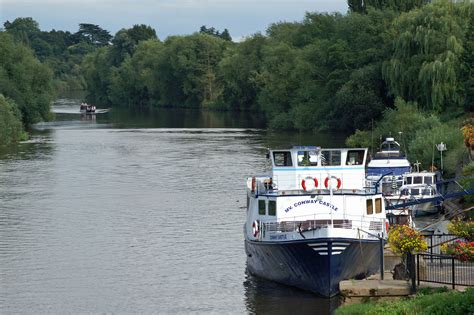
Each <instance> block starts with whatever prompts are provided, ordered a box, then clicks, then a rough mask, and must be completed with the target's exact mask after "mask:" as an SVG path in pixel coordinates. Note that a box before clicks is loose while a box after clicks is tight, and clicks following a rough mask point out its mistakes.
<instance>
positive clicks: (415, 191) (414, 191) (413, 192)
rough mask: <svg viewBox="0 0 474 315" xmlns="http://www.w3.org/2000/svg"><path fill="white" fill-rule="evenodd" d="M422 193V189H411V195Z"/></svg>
mask: <svg viewBox="0 0 474 315" xmlns="http://www.w3.org/2000/svg"><path fill="white" fill-rule="evenodd" d="M419 194H420V190H419V189H412V190H411V195H412V196H418V195H419Z"/></svg>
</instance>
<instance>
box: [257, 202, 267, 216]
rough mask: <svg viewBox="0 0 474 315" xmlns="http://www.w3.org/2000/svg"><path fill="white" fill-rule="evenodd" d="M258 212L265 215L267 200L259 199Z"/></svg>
mask: <svg viewBox="0 0 474 315" xmlns="http://www.w3.org/2000/svg"><path fill="white" fill-rule="evenodd" d="M258 214H259V215H265V200H259V201H258Z"/></svg>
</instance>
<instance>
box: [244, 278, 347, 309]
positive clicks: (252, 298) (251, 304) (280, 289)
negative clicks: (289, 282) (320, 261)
mask: <svg viewBox="0 0 474 315" xmlns="http://www.w3.org/2000/svg"><path fill="white" fill-rule="evenodd" d="M243 285H244V289H245V304H246V307H247V311H248V312H249V314H331V313H332V312H334V310H335V309H336V308H337V307H338V306H339V305H340V303H341V302H340V298H339V297H334V298H331V299H327V298H323V297H319V296H317V295H315V294H312V293H310V292H306V291H303V290H299V289H296V288H293V287H290V286H286V285H281V284H278V283H276V282H273V281H269V280H265V279H261V278H259V277H255V276H252V275H251V274H249V273H248V271H247V272H246V277H245V281H244V283H243Z"/></svg>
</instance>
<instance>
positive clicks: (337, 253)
mask: <svg viewBox="0 0 474 315" xmlns="http://www.w3.org/2000/svg"><path fill="white" fill-rule="evenodd" d="M340 253H342V252H332V254H333V255H339V254H340Z"/></svg>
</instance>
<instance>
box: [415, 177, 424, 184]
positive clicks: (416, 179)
mask: <svg viewBox="0 0 474 315" xmlns="http://www.w3.org/2000/svg"><path fill="white" fill-rule="evenodd" d="M413 184H423V176H413Z"/></svg>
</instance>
